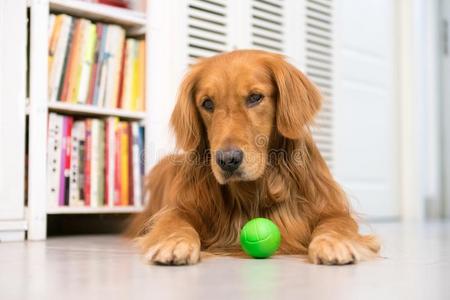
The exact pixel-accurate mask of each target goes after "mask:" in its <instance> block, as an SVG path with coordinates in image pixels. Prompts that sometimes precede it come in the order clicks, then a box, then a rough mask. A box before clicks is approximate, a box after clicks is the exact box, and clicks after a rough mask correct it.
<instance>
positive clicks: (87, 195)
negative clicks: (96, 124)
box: [84, 119, 92, 206]
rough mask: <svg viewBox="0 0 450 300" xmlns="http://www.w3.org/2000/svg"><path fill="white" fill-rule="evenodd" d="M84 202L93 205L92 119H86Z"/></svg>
mask: <svg viewBox="0 0 450 300" xmlns="http://www.w3.org/2000/svg"><path fill="white" fill-rule="evenodd" d="M85 126H86V132H85V144H84V149H85V152H84V153H85V160H84V204H85V205H86V206H90V205H91V161H92V152H91V150H92V119H86V121H85Z"/></svg>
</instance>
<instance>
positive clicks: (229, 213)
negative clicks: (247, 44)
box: [130, 50, 379, 264]
mask: <svg viewBox="0 0 450 300" xmlns="http://www.w3.org/2000/svg"><path fill="white" fill-rule="evenodd" d="M244 66H245V67H244ZM254 72H255V74H253V73H254ZM258 72H259V73H258ZM216 73H217V74H220V75H218V76H220V80H214V78H213V79H211V78H212V77H214V74H216ZM241 73H242V75H241ZM245 74H246V75H245ZM258 76H259V77H258ZM216 79H217V78H216ZM246 81H249V84H250V81H257V84H260V85H259V86H260V87H261V89H263V90H264V89H265V90H264V91H265V92H266V95H265V98H264V99H263V101H266V103H264V104H262V103H261V104H260V106H261V107H260V108H258V110H256V111H254V112H253V111H250V110H251V109H253V108H248V109H247V108H242V107H241V106H239V105H240V104H239V103H240V102H239V101H240V100H239V99H238V98H239V96H236V95H238V93H237V92H236V93H234V90H235V89H236V90H237V89H239V87H238V86H243V87H244V88H245V84H244V83H245V82H246ZM243 82H244V83H243ZM242 84H244V85H242ZM204 86H207V87H205V90H206V91H208V92H210V93H211V91H213V93H215V94H216V97H215V102H216V103H217V105H218V108H217V115H212V114H210V113H207V112H205V111H202V109H201V107H200V106H199V105H196V103H197V104H198V103H199V102H198V101H201V99H200V98H201V95H199V93H201V90H202V88H203V87H204ZM244 92H245V91H244ZM219 94H220V96H219ZM199 97H200V98H199ZM232 98H233V99H238V100H230V99H232ZM199 99H200V100H199ZM233 101H234V102H233ZM225 104H226V106H220V105H225ZM320 105H321V97H320V94H319V92H318V90H317V89H316V88H315V86H314V85H313V84H312V83H311V82H310V81H309V80H308V79H307V78H306V77H305V76H304V75H303V74H302V73H301V72H300V71H298V70H297V69H295V68H294V67H293V66H292V65H290V64H289V63H287V62H286V61H285V60H284V59H283V58H282V57H281V56H279V55H276V54H271V53H268V52H263V51H250V50H247V51H234V52H230V53H226V54H222V55H219V56H216V57H212V58H208V59H205V60H203V61H201V62H199V63H198V64H196V65H195V66H193V68H192V69H191V71H190V72H189V74H188V75H187V76H186V78H185V80H184V82H183V83H182V85H181V88H180V93H179V98H178V102H177V104H176V107H175V109H174V111H173V115H172V119H171V122H172V126H173V128H174V132H175V135H176V139H177V145H178V147H179V148H180V149H182V150H183V151H184V152H183V153H182V154H175V155H171V156H168V157H166V158H164V159H162V160H161V161H160V162H159V164H158V165H156V167H155V168H154V169H153V170H152V171H151V173H150V174H149V176H148V177H147V186H146V189H147V192H148V193H149V196H150V201H149V204H148V206H147V208H146V210H145V211H144V212H143V213H141V214H140V215H138V216H137V217H136V218H135V220H134V221H133V223H132V225H131V227H130V232H131V233H132V234H133V235H134V236H138V238H137V241H138V244H139V246H140V247H141V249H142V251H143V253H144V254H145V257H146V258H147V259H148V261H149V262H155V263H162V264H191V263H196V262H197V261H199V252H200V250H206V251H209V252H213V253H220V254H238V253H239V252H240V247H239V232H240V229H241V228H242V226H243V225H244V224H245V222H246V221H248V220H249V219H251V218H255V217H266V218H269V219H271V220H272V221H273V222H275V223H276V224H277V225H278V227H279V228H280V231H281V236H282V243H281V247H280V249H279V251H278V253H280V254H308V255H309V259H310V261H311V262H313V263H324V264H346V263H352V262H356V261H358V260H361V259H366V258H369V257H374V256H375V255H376V254H377V253H378V250H379V244H378V242H377V240H376V239H375V238H374V237H373V236H362V235H360V234H359V233H358V225H357V223H356V222H355V220H354V218H353V217H352V215H351V212H350V209H349V205H348V203H347V199H346V197H345V195H344V193H343V191H342V189H341V188H340V187H339V185H338V184H337V183H336V181H335V180H334V179H333V177H332V175H331V174H330V171H329V169H328V167H327V165H326V163H325V161H324V159H323V158H322V156H321V154H320V152H319V150H318V149H317V147H316V145H315V143H314V141H313V139H312V136H311V133H310V131H309V125H310V124H311V122H312V121H313V118H314V116H315V115H316V113H317V111H318V110H319V109H320ZM220 107H222V108H223V109H222V113H223V114H224V117H223V118H221V117H220V116H219V114H220ZM214 114H216V112H214ZM225 114H226V117H225ZM227 120H228V121H227ZM230 120H231V121H230ZM267 120H269V122H267ZM266 123H270V124H266ZM230 126H231V127H232V129H229V130H228V129H227V128H229V127H230ZM233 126H234V127H233ZM267 126H268V127H267ZM266 127H267V128H266ZM258 130H259V131H258ZM243 132H244V133H243ZM258 132H259V133H258ZM261 132H266V133H267V134H265V133H263V134H261ZM235 137H236V139H234V138H235ZM252 139H254V140H256V141H254V140H252ZM258 139H260V140H258ZM261 140H262V142H261ZM224 143H228V144H229V143H233V145H237V146H241V147H243V148H245V147H249V148H251V149H252V151H253V152H252V153H254V155H255V157H257V158H259V160H257V161H256V162H253V163H252V164H250V163H248V164H247V165H245V166H243V167H242V168H243V170H244V171H243V173H245V176H247V177H246V179H245V180H239V178H237V179H235V180H227V179H226V178H225V177H223V176H222V175H221V173H220V169H218V167H217V165H215V164H214V155H215V154H214V153H215V151H216V150H217V149H218V147H221V146H223V144H224ZM258 143H259V144H258ZM228 144H227V145H228ZM244 152H245V151H244ZM250 152H251V151H248V153H247V152H245V155H247V156H250V155H251V153H250ZM258 164H260V165H261V164H263V165H262V166H260V165H258ZM245 168H246V169H245ZM245 170H247V171H245ZM242 176H244V175H242ZM252 176H253V177H252ZM248 178H250V180H249V179H248Z"/></svg>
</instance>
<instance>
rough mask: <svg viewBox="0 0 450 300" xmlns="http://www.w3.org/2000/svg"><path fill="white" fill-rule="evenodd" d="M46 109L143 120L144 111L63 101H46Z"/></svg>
mask: <svg viewBox="0 0 450 300" xmlns="http://www.w3.org/2000/svg"><path fill="white" fill-rule="evenodd" d="M48 110H49V111H53V112H58V113H63V114H69V115H82V116H87V117H119V118H122V119H126V120H136V121H139V120H143V119H145V112H140V111H127V110H123V109H117V108H106V107H99V106H93V105H84V104H71V103H64V102H50V103H48Z"/></svg>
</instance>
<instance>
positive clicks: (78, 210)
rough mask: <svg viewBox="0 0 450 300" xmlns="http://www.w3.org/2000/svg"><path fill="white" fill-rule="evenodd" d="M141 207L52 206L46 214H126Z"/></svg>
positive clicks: (136, 211)
mask: <svg viewBox="0 0 450 300" xmlns="http://www.w3.org/2000/svg"><path fill="white" fill-rule="evenodd" d="M142 210H143V207H137V206H118V207H64V206H63V207H53V208H49V209H47V214H48V215H67V214H126V213H138V212H141V211H142Z"/></svg>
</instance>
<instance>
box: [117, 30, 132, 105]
mask: <svg viewBox="0 0 450 300" xmlns="http://www.w3.org/2000/svg"><path fill="white" fill-rule="evenodd" d="M135 44H136V40H134V39H130V38H129V39H127V40H126V42H125V51H124V53H125V55H124V58H123V69H122V84H121V87H122V89H121V103H120V107H121V108H123V109H127V110H132V90H133V88H132V86H133V81H134V56H135V47H136V46H135Z"/></svg>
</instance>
